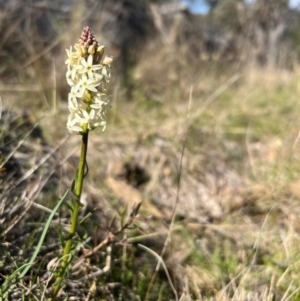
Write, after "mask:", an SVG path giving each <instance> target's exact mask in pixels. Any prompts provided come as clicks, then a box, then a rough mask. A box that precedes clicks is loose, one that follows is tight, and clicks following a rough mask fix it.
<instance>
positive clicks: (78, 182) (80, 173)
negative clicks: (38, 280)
mask: <svg viewBox="0 0 300 301" xmlns="http://www.w3.org/2000/svg"><path fill="white" fill-rule="evenodd" d="M84 130H85V131H84V133H83V134H82V144H81V152H80V160H79V164H78V170H77V173H76V178H75V187H74V191H73V192H74V195H75V199H74V202H73V207H72V210H73V211H72V217H71V227H70V231H69V236H68V239H67V242H66V244H65V247H64V252H63V257H62V259H61V262H60V267H59V270H58V275H57V277H56V281H55V284H54V289H53V293H52V298H51V300H55V298H56V296H57V294H58V292H59V290H60V288H61V283H62V281H63V279H64V275H65V272H66V269H67V267H68V264H69V263H70V260H69V259H70V257H71V248H72V245H73V238H74V235H75V233H76V228H77V223H78V215H79V210H80V208H81V203H80V198H81V193H82V186H83V178H84V169H85V163H86V154H87V147H88V133H89V132H88V130H87V129H86V128H85V129H84Z"/></svg>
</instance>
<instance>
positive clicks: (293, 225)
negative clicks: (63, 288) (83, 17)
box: [0, 48, 300, 301]
mask: <svg viewBox="0 0 300 301" xmlns="http://www.w3.org/2000/svg"><path fill="white" fill-rule="evenodd" d="M149 58H150V59H149ZM57 60H58V61H63V56H62V55H61V54H59V56H58V57H57ZM195 62H196V63H197V64H198V65H199V68H196V70H195V68H193V66H191V65H194V64H195ZM39 63H40V64H41V66H43V64H44V62H43V61H40V59H37V61H36V62H35V64H36V65H39ZM40 70H41V69H40V66H37V67H35V66H30V67H28V68H25V69H22V70H21V71H20V72H19V74H18V75H17V76H16V77H14V79H13V80H11V84H10V85H7V83H9V82H10V81H9V80H7V81H6V82H0V95H1V98H2V102H3V109H4V110H9V111H14V112H16V114H19V113H20V112H22V111H24V110H26V111H28V112H29V114H30V116H31V117H30V118H33V117H34V118H35V120H37V121H38V124H39V127H40V128H41V129H42V130H43V135H44V139H45V141H44V144H41V143H40V141H37V140H29V139H35V138H34V137H33V138H32V137H31V138H26V135H27V134H28V133H29V132H30V129H31V128H32V125H33V124H34V123H35V122H33V123H30V124H29V127H28V128H26V129H24V130H23V131H21V132H20V133H19V132H18V133H19V134H16V135H15V137H14V140H13V141H15V144H13V146H14V147H12V144H10V143H6V145H5V146H6V147H10V151H13V150H14V149H15V148H16V152H15V153H14V154H13V156H14V158H16V159H18V160H21V159H22V154H26V153H27V154H28V153H29V154H30V155H28V156H29V157H31V158H38V160H31V161H30V160H28V159H26V160H27V161H26V163H27V164H25V165H23V166H22V174H23V175H24V174H26V171H28V170H31V169H32V168H33V166H38V163H39V162H40V160H42V159H43V158H46V157H45V156H46V155H47V154H50V153H51V152H52V151H54V150H55V151H54V155H53V156H52V157H51V159H47V162H52V161H49V160H53V162H55V163H51V164H48V166H47V165H46V164H45V165H43V166H44V167H41V168H39V169H37V171H36V174H35V176H33V177H28V179H26V185H25V186H24V187H25V188H24V187H21V188H20V191H21V192H22V191H23V192H24V191H25V192H26V196H27V198H28V195H29V196H30V195H31V196H33V197H32V198H30V200H31V201H32V203H34V202H36V203H39V204H41V205H43V206H45V207H49V208H52V207H53V204H54V203H55V201H56V199H57V197H58V196H60V195H62V193H63V192H64V189H65V187H68V186H69V185H70V184H71V180H72V178H73V172H74V162H76V156H78V152H79V150H78V145H79V137H76V136H72V137H69V138H68V139H67V141H66V142H64V143H63V144H62V142H63V139H64V137H65V136H66V135H67V134H66V129H65V122H66V118H67V107H66V102H65V100H64V99H65V95H66V91H65V90H64V89H63V88H62V89H58V88H57V87H58V86H61V85H62V84H60V85H58V84H57V81H56V80H55V78H56V75H57V74H63V73H64V72H65V70H64V67H58V68H54V67H51V68H49V70H50V75H51V76H48V77H45V78H44V77H43V78H41V77H40V76H39V72H40ZM6 71H7V70H6ZM28 74H31V78H29V79H28V78H27V77H26V76H27V75H28ZM59 78H61V77H59ZM132 81H133V83H134V85H133V87H134V88H133V90H132V91H131V95H132V99H131V100H130V101H128V100H124V99H123V95H124V91H123V88H120V86H118V83H114V85H113V89H112V94H113V98H112V105H113V108H112V110H111V111H110V113H109V116H108V127H107V130H106V131H105V133H100V132H95V133H94V132H93V133H92V134H91V138H90V139H91V140H90V145H89V154H88V164H89V167H90V171H89V175H88V178H87V180H86V185H85V188H84V190H85V191H84V192H85V194H84V201H85V202H86V207H85V208H84V210H83V213H82V214H83V215H85V214H86V213H88V212H92V217H91V218H90V219H87V220H86V221H85V224H84V226H82V227H81V228H80V229H79V232H80V235H81V237H82V238H83V237H84V238H85V239H86V240H87V244H86V245H85V246H88V247H93V246H94V245H95V243H96V242H95V240H94V241H93V239H95V237H96V236H97V234H96V232H95V231H96V230H95V229H96V228H97V229H98V230H97V231H99V232H98V236H97V240H98V242H99V241H101V239H103V237H104V233H105V231H106V230H107V228H108V227H109V226H111V224H110V222H111V219H112V218H116V220H115V222H114V224H113V225H112V226H113V227H118V226H119V225H120V219H121V217H122V214H123V211H124V208H126V206H128V208H130V207H131V206H132V204H133V203H137V202H140V201H143V204H142V207H141V215H142V216H143V217H148V216H149V215H150V216H151V218H147V219H146V220H141V221H139V222H138V226H139V228H140V231H138V230H137V229H135V230H132V231H127V232H126V234H124V235H126V237H127V238H128V242H129V243H131V245H128V246H127V245H124V244H123V245H120V244H116V245H113V246H112V255H111V256H112V264H111V268H110V271H109V272H108V273H106V274H105V273H104V274H103V275H100V276H99V277H98V278H97V282H96V283H94V282H93V281H92V280H91V279H89V278H88V277H86V278H84V277H82V275H85V276H87V275H89V274H90V273H91V271H95V270H97V269H100V268H103V267H104V266H105V260H106V259H105V258H106V251H105V250H101V252H99V254H98V255H97V256H98V257H97V256H95V257H93V258H92V259H91V261H90V262H88V261H87V262H85V264H84V271H76V273H78V275H79V276H76V273H75V272H74V275H73V276H72V277H73V278H72V281H74V283H72V282H71V283H70V285H69V286H68V287H67V289H69V293H70V295H72V294H73V295H76V294H78V295H77V296H81V297H78V298H82V299H78V300H84V297H83V296H85V298H86V296H87V295H88V293H89V292H91V295H90V300H101V298H104V299H105V300H115V299H117V297H118V296H119V298H121V299H122V300H144V298H145V294H146V292H147V290H148V288H149V283H150V280H151V278H152V276H153V274H154V270H155V267H156V264H157V259H156V258H155V257H153V256H151V254H149V253H147V252H145V251H144V250H141V249H139V248H138V247H137V244H138V243H141V244H143V245H146V246H147V247H149V248H151V249H152V250H153V251H155V252H157V253H158V254H160V252H161V251H162V249H163V246H164V243H165V240H166V237H167V235H168V233H169V234H170V237H171V241H169V242H168V246H167V249H166V252H165V254H164V258H163V259H164V262H165V264H166V266H167V268H168V270H169V272H170V274H171V279H172V282H173V284H174V286H175V288H176V291H177V294H178V296H179V299H180V300H237V301H238V300H255V301H256V300H262V301H267V300H268V301H269V300H299V296H300V292H299V265H300V257H299V243H300V235H299V233H300V223H299V215H300V205H299V199H300V193H299V191H300V190H299V189H300V181H299V169H300V168H299V167H300V162H299V159H300V157H299V116H300V114H299V113H300V102H299V101H298V94H299V87H300V86H299V83H300V79H299V72H298V71H297V70H296V71H294V72H287V71H283V70H259V69H255V68H254V69H250V68H248V69H245V70H243V71H239V72H236V71H234V68H231V69H230V68H228V69H227V70H226V71H224V72H223V71H222V72H219V71H218V66H217V63H216V62H205V61H199V62H198V61H193V62H190V60H186V61H185V60H184V58H183V57H182V59H181V60H178V53H176V52H174V51H172V49H170V48H166V49H161V51H156V52H155V53H153V52H150V53H147V52H145V58H142V60H141V62H140V63H139V65H138V66H137V68H136V69H134V70H133V72H132ZM45 87H46V88H45ZM189 99H190V101H189ZM189 104H190V109H189V110H188V107H189ZM188 116H189V117H188ZM3 120H4V119H2V121H3ZM9 126H10V128H9ZM9 131H11V132H13V133H17V131H16V127H11V124H9V123H8V122H5V123H2V127H1V133H7V132H9ZM2 137H4V134H3V135H2ZM25 138H26V139H25ZM23 140H24V141H25V142H24V143H23V144H22V145H18V141H23ZM22 146H23V148H22ZM33 146H34V147H33ZM57 146H59V147H58V149H56V147H57ZM183 147H184V153H183V156H182V148H183ZM23 158H25V157H24V156H23ZM181 159H182V163H180V162H181ZM21 162H22V160H21ZM55 164H56V165H55ZM180 164H181V169H180ZM49 165H50V166H51V167H53V166H56V168H55V173H54V171H53V168H52V169H51V168H50V166H49ZM45 170H46V171H47V172H45ZM179 170H180V186H178V176H179V174H178V173H179ZM41 171H43V172H44V173H43V172H41ZM51 172H53V173H54V174H55V179H56V184H55V188H51V187H50V188H48V189H46V190H45V189H44V188H43V186H45V185H46V184H44V185H43V183H44V182H43V181H44V180H47V178H48V177H50V176H51V175H49V173H51ZM39 187H41V191H39ZM46 188H47V187H46ZM178 188H179V189H178ZM53 191H54V192H53ZM36 192H38V194H37V193H36ZM1 193H3V192H1ZM30 193H31V194H30ZM34 193H35V194H34ZM21 195H22V194H21ZM5 197H6V198H7V196H5ZM177 199H178V203H177V208H176V218H175V221H174V224H173V225H172V229H171V231H168V230H169V225H170V222H171V219H172V212H173V208H174V206H175V203H176V200H177ZM3 200H4V198H3V199H2V205H3V204H4V201H3ZM14 201H15V202H18V201H21V202H19V206H20V207H19V208H18V210H19V211H16V212H13V211H11V210H12V209H11V207H6V209H7V210H6V211H5V210H3V211H2V212H5V214H6V215H5V219H4V220H3V218H4V215H2V216H1V215H0V217H1V218H2V219H1V223H2V225H5V227H4V226H3V227H1V232H2V231H3V230H5V229H7V227H11V226H12V230H11V231H12V232H11V235H5V236H3V237H1V244H2V246H6V249H5V251H4V248H2V250H3V251H0V252H1V253H0V256H1V258H2V259H1V261H2V262H4V264H5V268H4V267H3V266H2V267H1V268H0V272H1V274H2V275H8V273H9V272H10V269H11V270H12V269H13V266H20V265H21V263H23V262H25V261H26V259H28V256H30V253H31V250H32V246H33V245H34V242H35V241H36V239H37V238H36V237H38V236H39V233H40V231H41V229H42V225H43V223H44V222H45V218H46V215H47V213H45V211H44V210H42V209H39V208H37V207H36V206H34V207H33V206H32V203H30V206H31V207H30V208H27V207H26V206H28V203H27V202H26V199H25V198H23V199H20V198H17V199H16V198H15V199H14ZM5 204H7V202H5ZM22 206H25V207H26V208H27V209H28V211H26V214H25V215H24V217H23V219H21V220H20V221H18V222H17V223H16V224H14V222H15V221H16V218H17V217H18V216H20V211H22V208H24V207H22ZM20 208H21V209H20ZM27 209H26V210H27ZM40 210H41V211H40ZM129 211H130V209H129ZM41 212H42V214H41ZM60 214H61V216H62V219H61V223H62V224H63V225H64V223H67V220H66V219H65V214H66V213H65V210H64V209H62V212H61V213H60ZM40 215H43V216H44V215H45V218H44V217H43V216H40ZM8 216H10V217H11V220H9V218H8ZM29 223H30V224H29ZM24 225H26V227H25V228H24V229H23V230H24V231H23V232H22V235H19V236H18V231H19V229H20V227H24ZM95 225H96V226H95ZM56 227H57V226H56V224H55V225H53V228H50V230H49V231H50V235H49V241H48V245H47V246H45V247H44V249H43V250H42V256H41V258H40V259H39V260H38V262H37V266H38V267H39V268H38V272H37V273H36V274H35V273H34V270H33V272H32V274H30V275H31V276H30V275H28V276H27V278H26V279H25V280H24V286H25V287H26V286H27V288H28V287H29V283H32V282H34V281H36V278H35V277H36V275H39V277H40V276H41V275H43V273H44V269H45V266H46V265H47V264H48V263H49V261H50V260H51V259H52V258H53V255H54V254H57V251H58V250H59V248H60V245H59V243H58V240H57V236H58V235H57V232H58V231H57V230H56V231H55V228H56ZM30 231H33V232H34V233H33V232H30ZM9 233H10V232H8V234H9ZM19 237H23V238H24V239H21V238H19ZM124 237H125V236H123V237H122V236H120V237H118V239H119V240H122V239H123V238H124ZM25 241H26V243H25ZM22 244H24V245H22ZM14 248H15V249H16V250H15V249H14ZM20 249H23V250H27V251H26V252H25V253H24V254H23V255H22V256H21V255H20V252H19V251H18V250H20ZM102 251H103V252H102ZM79 253H80V251H79ZM78 256H79V255H78ZM100 274H101V273H100ZM83 279H84V281H83ZM1 281H2V280H1ZM43 281H44V280H43V279H41V280H40V282H39V283H40V284H39V286H40V287H42V286H43V285H44V284H45V283H44V282H43ZM76 281H81V282H84V283H85V285H84V286H82V287H81V286H79V284H78V283H77V282H76ZM80 289H82V290H81V291H80ZM20 291H21V289H20ZM25 291H26V290H25V289H24V290H23V294H25V293H24V292H25ZM35 293H36V292H35V291H34V289H33V290H32V294H31V295H29V296H27V297H26V298H31V299H28V300H33V299H34V294H35ZM92 293H94V294H95V297H92V296H93V295H92ZM15 298H16V299H11V300H17V297H15ZM93 298H94V299H93ZM97 298H98V299H97ZM99 298H100V299H99ZM172 298H173V299H174V294H173V293H172V290H171V287H170V284H169V282H168V281H167V279H166V277H165V273H164V272H163V270H161V271H160V272H159V274H158V278H157V279H156V281H155V282H154V285H153V287H152V290H151V292H149V295H148V300H171V299H172ZM104 299H103V300H104ZM26 300H27V299H26Z"/></svg>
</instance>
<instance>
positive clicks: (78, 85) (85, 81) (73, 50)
mask: <svg viewBox="0 0 300 301" xmlns="http://www.w3.org/2000/svg"><path fill="white" fill-rule="evenodd" d="M66 52H67V56H68V58H67V60H66V62H65V63H66V64H67V73H66V79H67V83H68V84H69V86H70V87H71V91H70V93H69V95H68V107H69V111H70V115H69V118H68V122H67V129H68V130H69V132H70V133H75V134H83V133H84V131H92V130H94V129H95V128H97V127H102V130H103V131H104V129H105V127H106V118H105V113H106V110H107V109H109V108H110V106H109V104H108V102H109V99H110V97H109V95H108V92H107V89H106V85H107V83H108V82H109V80H110V77H111V69H112V68H111V63H112V61H113V59H112V58H111V57H108V56H105V57H104V46H101V45H99V44H98V42H97V41H96V38H95V36H94V35H93V33H92V32H91V30H90V28H89V27H85V28H84V29H83V31H82V34H81V37H80V40H79V43H78V44H75V45H74V47H72V46H71V47H70V49H66Z"/></svg>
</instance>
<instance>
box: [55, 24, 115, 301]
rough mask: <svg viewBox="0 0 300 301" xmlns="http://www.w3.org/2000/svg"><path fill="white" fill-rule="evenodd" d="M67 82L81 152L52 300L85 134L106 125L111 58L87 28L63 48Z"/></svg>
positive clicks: (74, 206)
mask: <svg viewBox="0 0 300 301" xmlns="http://www.w3.org/2000/svg"><path fill="white" fill-rule="evenodd" d="M67 55H68V59H67V60H66V64H67V73H66V77H67V82H68V84H69V85H70V86H71V91H70V93H69V95H68V107H69V111H70V115H69V117H68V121H67V129H68V130H69V132H70V133H74V134H79V135H81V136H82V143H81V153H80V159H79V164H78V169H77V170H76V176H75V180H74V184H73V187H72V190H73V194H74V197H73V199H72V201H71V206H70V208H71V225H70V230H69V235H68V237H67V239H66V242H65V245H64V251H63V256H62V258H61V261H60V266H59V269H58V271H57V274H56V281H55V283H54V290H53V294H52V300H55V298H56V296H57V294H58V292H59V291H60V289H61V287H62V281H63V279H64V275H65V272H66V269H67V267H68V265H69V263H70V261H71V258H72V255H71V249H72V245H73V238H74V235H75V232H76V227H77V223H78V214H79V211H80V208H81V203H80V197H81V193H82V186H83V179H84V176H85V167H86V156H87V147H88V134H89V132H90V131H92V130H94V129H96V128H97V127H101V128H102V130H103V131H104V129H105V127H106V119H105V113H106V110H107V109H108V108H109V104H108V103H109V98H110V96H109V95H108V91H107V84H108V82H109V80H110V76H111V65H110V64H111V63H112V58H111V57H108V56H104V46H101V45H99V44H98V42H97V40H96V38H95V36H94V35H93V33H92V31H91V30H90V28H89V27H85V28H84V29H83V31H82V34H81V37H80V39H79V42H78V43H77V44H75V45H74V48H73V47H72V46H71V47H70V49H67Z"/></svg>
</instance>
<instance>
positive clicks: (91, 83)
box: [78, 74, 99, 95]
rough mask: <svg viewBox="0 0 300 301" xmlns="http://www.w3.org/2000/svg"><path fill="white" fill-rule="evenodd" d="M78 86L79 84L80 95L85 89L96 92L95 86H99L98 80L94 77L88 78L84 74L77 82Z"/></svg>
mask: <svg viewBox="0 0 300 301" xmlns="http://www.w3.org/2000/svg"><path fill="white" fill-rule="evenodd" d="M78 86H79V89H78V91H79V93H80V94H81V95H83V94H84V92H85V90H89V91H92V92H95V93H97V92H98V90H97V88H96V87H97V86H99V82H98V81H95V80H94V79H90V78H88V77H87V76H86V75H85V74H84V75H83V76H82V77H81V79H80V81H79V83H78Z"/></svg>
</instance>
